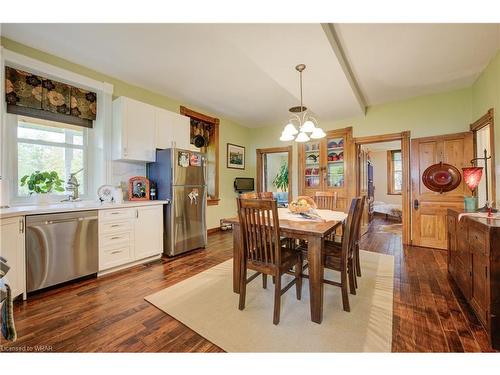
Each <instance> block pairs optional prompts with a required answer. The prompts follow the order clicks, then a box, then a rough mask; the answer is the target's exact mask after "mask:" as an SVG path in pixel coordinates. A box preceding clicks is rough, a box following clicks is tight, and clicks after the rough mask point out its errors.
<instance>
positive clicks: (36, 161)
mask: <svg viewBox="0 0 500 375" xmlns="http://www.w3.org/2000/svg"><path fill="white" fill-rule="evenodd" d="M17 150H18V163H17V166H18V168H17V175H18V177H19V184H18V186H19V188H18V195H20V196H22V195H26V194H28V193H29V191H28V188H27V187H26V186H21V182H20V180H21V178H22V177H23V176H25V175H30V174H31V173H33V172H35V171H56V172H57V173H58V174H59V177H61V178H63V179H64V177H65V173H64V147H57V146H42V145H33V144H28V143H18V147H17ZM57 194H63V193H57Z"/></svg>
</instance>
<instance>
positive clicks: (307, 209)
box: [288, 196, 321, 219]
mask: <svg viewBox="0 0 500 375" xmlns="http://www.w3.org/2000/svg"><path fill="white" fill-rule="evenodd" d="M317 208H318V206H317V205H316V202H314V200H313V199H312V198H311V197H308V196H299V197H297V200H294V201H292V202H290V204H289V205H288V209H289V210H290V212H291V213H293V214H297V215H301V216H303V217H305V218H309V219H319V218H321V216H320V215H318V213H317V212H316V209H317Z"/></svg>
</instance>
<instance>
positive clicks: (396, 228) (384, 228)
mask: <svg viewBox="0 0 500 375" xmlns="http://www.w3.org/2000/svg"><path fill="white" fill-rule="evenodd" d="M377 232H381V233H394V234H401V233H403V224H386V225H379V226H378V227H377Z"/></svg>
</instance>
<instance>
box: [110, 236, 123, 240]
mask: <svg viewBox="0 0 500 375" xmlns="http://www.w3.org/2000/svg"><path fill="white" fill-rule="evenodd" d="M120 238H121V237H120V236H115V237H111V239H112V240H119V239H120Z"/></svg>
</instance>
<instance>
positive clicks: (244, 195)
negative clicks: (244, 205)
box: [240, 192, 259, 199]
mask: <svg viewBox="0 0 500 375" xmlns="http://www.w3.org/2000/svg"><path fill="white" fill-rule="evenodd" d="M240 199H259V195H258V194H257V193H254V192H251V193H242V194H240Z"/></svg>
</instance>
